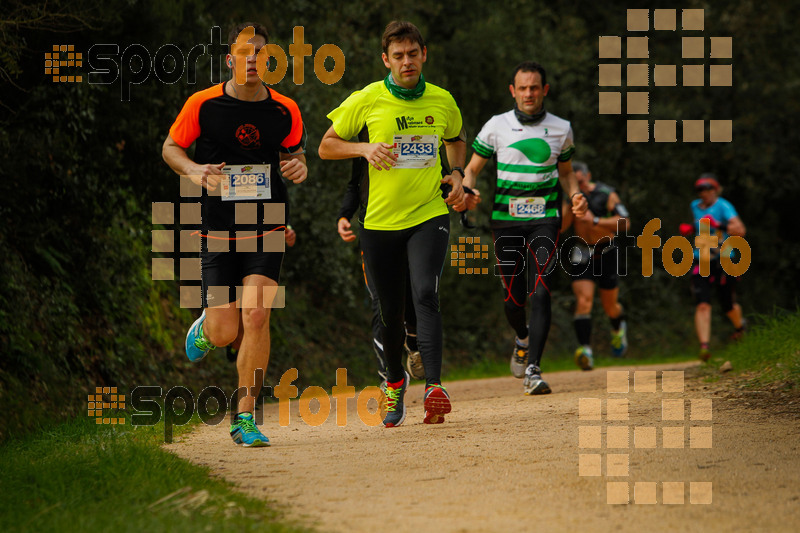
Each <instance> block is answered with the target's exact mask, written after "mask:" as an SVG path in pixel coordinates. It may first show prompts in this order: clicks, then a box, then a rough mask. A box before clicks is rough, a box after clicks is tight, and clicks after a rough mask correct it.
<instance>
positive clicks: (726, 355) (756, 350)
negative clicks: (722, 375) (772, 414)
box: [707, 311, 800, 390]
mask: <svg viewBox="0 0 800 533" xmlns="http://www.w3.org/2000/svg"><path fill="white" fill-rule="evenodd" d="M751 322H752V323H753V324H754V325H753V326H752V327H750V328H749V329H748V331H747V332H746V333H745V335H744V337H743V338H742V339H741V340H740V341H739V342H735V343H730V344H728V345H727V346H725V347H724V348H722V349H721V350H718V351H712V358H711V362H710V364H709V365H708V366H707V368H708V372H707V377H708V378H709V379H714V378H715V377H718V374H717V373H716V370H717V369H718V368H719V367H720V366H721V365H722V364H724V362H725V361H730V362H731V364H732V365H733V372H734V374H738V375H741V376H742V377H744V378H745V379H746V380H747V384H748V385H750V386H752V387H764V386H773V387H775V386H778V387H780V388H785V389H794V390H798V389H800V311H798V312H794V313H786V314H777V315H775V316H759V317H756V319H755V320H753V321H751ZM712 371H713V372H714V373H713V374H712Z"/></svg>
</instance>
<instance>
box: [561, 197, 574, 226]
mask: <svg viewBox="0 0 800 533" xmlns="http://www.w3.org/2000/svg"><path fill="white" fill-rule="evenodd" d="M574 218H575V215H573V214H572V204H570V202H568V201H567V200H566V198H565V199H564V201H563V202H561V233H564V232H565V231H567V229H569V227H570V226H571V225H572V220H573V219H574Z"/></svg>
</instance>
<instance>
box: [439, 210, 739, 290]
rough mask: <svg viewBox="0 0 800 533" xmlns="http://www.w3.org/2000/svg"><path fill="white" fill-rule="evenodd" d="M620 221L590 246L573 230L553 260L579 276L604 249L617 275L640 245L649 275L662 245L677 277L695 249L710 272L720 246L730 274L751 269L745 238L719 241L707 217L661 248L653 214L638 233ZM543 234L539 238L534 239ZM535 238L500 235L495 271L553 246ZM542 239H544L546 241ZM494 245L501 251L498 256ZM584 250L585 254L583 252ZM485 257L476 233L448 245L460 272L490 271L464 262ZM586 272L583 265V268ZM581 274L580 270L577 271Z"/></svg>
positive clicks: (645, 272)
mask: <svg viewBox="0 0 800 533" xmlns="http://www.w3.org/2000/svg"><path fill="white" fill-rule="evenodd" d="M620 224H621V223H618V225H617V234H616V235H615V236H614V238H613V239H612V238H611V237H604V238H603V239H600V241H599V242H598V243H597V244H595V245H593V246H590V245H589V244H588V243H587V242H586V241H585V240H583V239H582V238H581V237H579V236H577V235H573V236H571V237H568V238H567V239H565V240H564V242H563V243H561V245H560V246H559V247H558V248H556V249H555V252H554V253H555V256H554V257H553V261H552V262H553V263H554V264H555V263H557V264H560V265H561V267H562V268H563V269H564V272H566V273H567V274H572V275H577V274H578V272H576V268H575V267H577V266H578V265H582V264H583V265H586V266H585V268H589V262H588V256H590V255H591V254H592V252H593V250H598V251H599V250H603V252H602V253H619V262H618V264H617V274H618V275H620V276H626V275H627V274H628V252H627V250H628V249H629V248H639V249H641V250H642V276H644V277H646V278H649V277H650V276H652V275H653V264H654V259H653V255H654V253H653V252H654V250H656V249H658V248H661V262H662V264H663V266H664V270H666V271H667V272H668V273H669V274H670V275H672V276H675V277H681V276H684V275H686V274H687V273H688V272H689V270H691V268H692V264H693V260H694V259H693V258H694V248H697V249H698V250H699V255H700V260H699V273H700V275H701V276H708V275H709V274H710V273H711V251H712V250H716V249H718V248H721V249H722V250H723V251H724V253H721V254H720V256H719V261H720V264H721V266H722V270H724V271H725V273H726V274H728V275H729V276H741V275H743V274H744V273H745V272H747V270H748V269H749V268H750V262H751V259H752V257H751V250H750V245H749V244H748V243H747V241H746V240H745V238H744V237H738V236H733V235H732V236H729V237H728V238H727V239H725V240H724V241H723V242H722V243H720V235H719V234H712V233H711V223H710V222H709V221H708V220H707V219H701V220H700V225H699V226H700V228H699V230H700V231H699V232H698V234H697V235H696V236H695V238H694V242H693V243H692V242H690V241H689V239H687V238H686V237H681V236H679V235H675V236H672V237H670V238H669V239H667V241H666V242H665V243H664V245H663V248H662V247H661V237H659V236H658V235H657V234H656V232H658V230H659V229H661V219H659V218H654V219H652V220H650V221H649V222H648V223H647V224H645V226H644V228H643V229H642V233H641V235H639V236H638V237H634V236H632V235H628V230H627V228H626V229H625V230H624V234H623V233H622V232H623V230H622V228H621V225H620ZM537 239H541V240H537ZM537 239H534V240H533V242H530V243H526V242H525V239H524V238H523V237H521V236H502V237H499V238H498V239H497V240H496V241H495V243H494V245H495V256H496V260H497V264H496V265H495V267H494V272H495V275H496V276H501V273H500V272H501V268H502V267H503V266H506V267H511V268H513V267H514V264H515V260H516V259H517V258H518V257H520V256H521V257H523V260H524V259H525V258H527V254H526V251H527V252H529V253H533V252H535V251H536V249H537V248H539V247H541V246H544V245H545V244H548V245H549V247H548V249H552V248H553V246H554V243H553V241H551V240H549V239H548V238H547V237H544V236H540V237H538V238H537ZM544 241H547V242H546V243H545V242H544ZM692 244H694V247H692ZM498 248H499V249H500V250H499V251H500V254H499V255H498V253H497V252H498ZM733 250H737V251H738V252H739V260H738V262H734V261H733V259H731V257H730V253H729V252H732V251H733ZM675 251H680V252H681V259H680V261H678V262H676V261H675V259H674V257H673V254H674V253H675ZM584 254H587V255H584ZM475 259H489V246H488V245H487V244H481V241H480V237H459V238H458V244H451V245H450V266H452V267H456V268H458V273H459V274H479V275H480V274H488V273H489V269H488V267H481V266H480V265H478V266H475V265H470V266H467V263H468V260H475ZM594 269H595V270H594V274H601V273H602V261H596V262H594ZM584 272H585V269H584ZM520 273H521V271H520ZM581 273H583V272H581Z"/></svg>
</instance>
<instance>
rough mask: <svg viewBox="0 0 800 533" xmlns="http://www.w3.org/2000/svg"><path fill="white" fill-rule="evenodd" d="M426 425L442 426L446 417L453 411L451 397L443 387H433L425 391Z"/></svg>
mask: <svg viewBox="0 0 800 533" xmlns="http://www.w3.org/2000/svg"><path fill="white" fill-rule="evenodd" d="M424 405H425V419H424V420H423V422H424V423H426V424H441V423H442V422H444V415H446V414H447V413H449V412H450V411H451V410H452V406H451V405H450V395H449V394H447V390H445V388H444V387H443V386H441V385H431V386H430V387H428V388H427V389H425V396H424Z"/></svg>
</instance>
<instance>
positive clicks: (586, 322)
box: [572, 315, 592, 346]
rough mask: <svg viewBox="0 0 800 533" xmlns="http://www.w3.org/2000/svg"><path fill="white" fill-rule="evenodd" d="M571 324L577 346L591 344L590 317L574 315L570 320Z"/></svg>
mask: <svg viewBox="0 0 800 533" xmlns="http://www.w3.org/2000/svg"><path fill="white" fill-rule="evenodd" d="M572 324H573V325H574V326H575V335H576V336H577V337H578V344H580V345H581V346H589V345H590V344H591V343H592V317H591V316H590V315H575V317H574V318H573V319H572Z"/></svg>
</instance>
